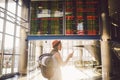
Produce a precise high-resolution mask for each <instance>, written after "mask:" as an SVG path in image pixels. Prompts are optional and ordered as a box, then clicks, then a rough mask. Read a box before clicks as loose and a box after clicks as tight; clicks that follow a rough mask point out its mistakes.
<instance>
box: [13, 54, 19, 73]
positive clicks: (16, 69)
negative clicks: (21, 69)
mask: <svg viewBox="0 0 120 80" xmlns="http://www.w3.org/2000/svg"><path fill="white" fill-rule="evenodd" d="M14 61H15V63H14V72H18V64H19V55H15V60H14Z"/></svg>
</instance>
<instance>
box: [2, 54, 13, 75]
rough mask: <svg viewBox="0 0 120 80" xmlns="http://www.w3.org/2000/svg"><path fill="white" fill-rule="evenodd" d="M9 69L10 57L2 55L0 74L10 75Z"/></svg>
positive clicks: (10, 64) (10, 65)
mask: <svg viewBox="0 0 120 80" xmlns="http://www.w3.org/2000/svg"><path fill="white" fill-rule="evenodd" d="M11 67H12V55H4V61H3V72H2V74H8V73H11Z"/></svg>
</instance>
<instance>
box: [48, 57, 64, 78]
mask: <svg viewBox="0 0 120 80" xmlns="http://www.w3.org/2000/svg"><path fill="white" fill-rule="evenodd" d="M53 57H55V56H54V55H53ZM53 59H54V62H55V63H56V65H55V68H54V75H53V77H51V78H50V79H49V80H62V76H61V68H60V66H59V64H58V62H57V60H56V59H55V58H53Z"/></svg>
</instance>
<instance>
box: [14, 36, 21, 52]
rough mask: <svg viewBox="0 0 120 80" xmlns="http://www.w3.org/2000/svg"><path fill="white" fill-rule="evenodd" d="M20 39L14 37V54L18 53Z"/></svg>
mask: <svg viewBox="0 0 120 80" xmlns="http://www.w3.org/2000/svg"><path fill="white" fill-rule="evenodd" d="M19 51H20V39H19V38H16V43H15V54H20V52H19Z"/></svg>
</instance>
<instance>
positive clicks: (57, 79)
mask: <svg viewBox="0 0 120 80" xmlns="http://www.w3.org/2000/svg"><path fill="white" fill-rule="evenodd" d="M52 47H53V50H52V51H51V54H53V58H54V61H55V63H56V65H55V69H54V75H53V77H51V78H50V79H49V80H62V76H61V70H60V66H63V65H65V64H67V62H68V61H69V59H70V58H71V57H72V56H73V53H70V54H69V55H68V56H67V58H66V60H65V61H63V59H62V57H61V55H60V53H59V51H60V50H61V49H62V43H61V41H59V40H54V41H53V42H52Z"/></svg>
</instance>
